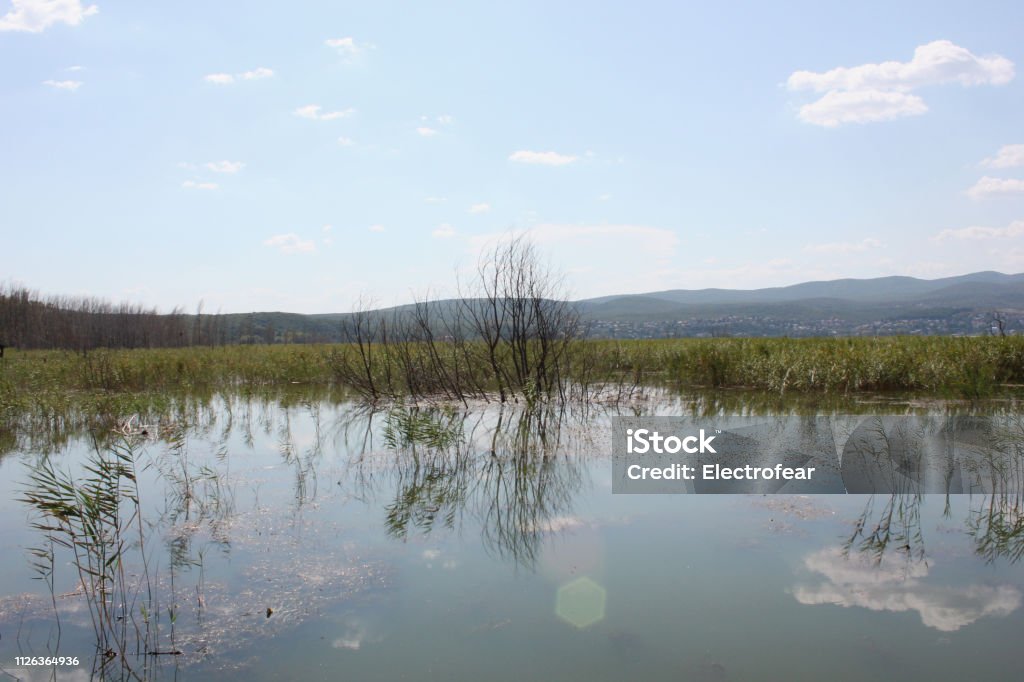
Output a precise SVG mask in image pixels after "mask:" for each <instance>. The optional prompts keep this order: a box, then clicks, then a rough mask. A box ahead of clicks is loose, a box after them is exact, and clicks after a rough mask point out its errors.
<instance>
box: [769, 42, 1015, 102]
mask: <svg viewBox="0 0 1024 682" xmlns="http://www.w3.org/2000/svg"><path fill="white" fill-rule="evenodd" d="M1011 80H1013V62H1011V61H1010V60H1009V59H1007V58H1005V57H1001V56H999V55H994V56H991V57H977V56H975V55H974V54H971V52H970V51H968V50H966V49H965V48H962V47H959V46H957V45H954V44H953V43H951V42H950V41H948V40H936V41H934V42H931V43H928V44H926V45H921V46H920V47H918V48H917V49H915V50H914V57H913V59H911V60H910V61H909V62H894V61H889V62H882V63H881V64H862V65H861V66H854V67H852V68H847V67H843V66H841V67H838V68H835V69H832V70H831V71H826V72H824V73H815V72H813V71H796V72H794V73H793V74H792V75H790V77H789V79H788V80H787V81H786V83H787V85H788V86H789V88H790V89H791V90H814V91H815V92H826V91H829V90H874V89H881V90H897V91H902V92H908V91H910V90H915V89H917V88H920V87H924V86H926V85H941V84H943V83H959V84H960V85H1005V84H1006V83H1009V82H1010V81H1011Z"/></svg>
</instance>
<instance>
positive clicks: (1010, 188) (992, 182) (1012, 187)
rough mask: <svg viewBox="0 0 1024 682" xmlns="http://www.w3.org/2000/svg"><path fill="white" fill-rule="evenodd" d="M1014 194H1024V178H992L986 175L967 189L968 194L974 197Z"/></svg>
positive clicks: (984, 197) (982, 197)
mask: <svg viewBox="0 0 1024 682" xmlns="http://www.w3.org/2000/svg"><path fill="white" fill-rule="evenodd" d="M1014 194H1024V180H1015V179H1013V178H991V177H989V176H987V175H986V176H985V177H983V178H982V179H980V180H978V181H977V182H976V183H974V186H973V187H971V188H970V189H969V190H967V196H969V197H970V198H972V199H988V198H990V197H999V196H1011V195H1014Z"/></svg>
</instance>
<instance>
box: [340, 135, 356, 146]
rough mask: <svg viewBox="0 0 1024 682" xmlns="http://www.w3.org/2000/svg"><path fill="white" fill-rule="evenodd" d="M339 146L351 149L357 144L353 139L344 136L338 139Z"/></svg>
mask: <svg viewBox="0 0 1024 682" xmlns="http://www.w3.org/2000/svg"><path fill="white" fill-rule="evenodd" d="M338 144H340V145H341V146H342V147H351V146H352V145H354V144H355V142H354V141H353V140H352V138H351V137H345V136H344V135H342V136H341V137H339V138H338Z"/></svg>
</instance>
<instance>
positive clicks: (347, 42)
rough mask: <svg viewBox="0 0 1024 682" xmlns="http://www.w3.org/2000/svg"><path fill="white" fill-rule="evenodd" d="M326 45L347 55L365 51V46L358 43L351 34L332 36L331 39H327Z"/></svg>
mask: <svg viewBox="0 0 1024 682" xmlns="http://www.w3.org/2000/svg"><path fill="white" fill-rule="evenodd" d="M324 45H326V46H327V47H333V48H334V49H335V50H337V51H338V52H339V53H341V54H342V55H345V56H346V57H354V56H356V55H357V54H359V53H360V52H362V51H363V48H362V47H361V46H359V45H356V41H355V39H354V38H352V37H351V36H348V37H345V38H331V39H329V40H325V41H324Z"/></svg>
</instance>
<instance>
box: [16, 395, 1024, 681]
mask: <svg viewBox="0 0 1024 682" xmlns="http://www.w3.org/2000/svg"><path fill="white" fill-rule="evenodd" d="M1018 410H1019V407H1018V402H1017V400H1016V399H1015V398H1014V397H1012V396H1011V397H1008V398H1004V399H1001V400H993V401H990V402H987V403H985V404H982V405H977V404H973V405H972V404H965V403H946V402H942V401H922V400H919V399H912V398H907V397H900V396H888V397H887V396H876V397H866V398H861V399H858V400H855V401H854V400H845V399H838V398H836V399H829V401H827V402H826V401H823V400H822V399H820V397H818V398H814V397H809V398H805V399H799V398H796V399H792V400H788V401H786V402H781V401H780V400H779V399H778V398H777V397H773V396H766V395H763V394H750V393H736V394H729V393H726V392H720V393H718V394H704V395H700V394H692V395H683V396H679V395H673V394H669V393H665V392H660V391H650V392H647V393H642V394H641V395H638V396H634V397H632V398H631V400H629V401H628V402H616V403H612V404H603V405H598V404H596V405H593V406H590V407H589V408H588V409H578V408H577V409H566V410H563V411H554V410H532V411H526V410H524V409H522V408H520V407H519V406H517V405H511V406H510V405H506V406H504V407H502V406H499V405H496V404H493V403H491V404H484V403H480V404H469V405H462V404H460V405H432V406H427V407H418V408H417V407H413V406H394V405H392V406H386V407H381V408H379V409H371V408H369V407H367V406H365V405H361V404H359V403H356V402H348V401H346V400H344V399H338V398H329V397H327V396H324V395H320V394H315V393H309V394H304V393H303V392H302V390H301V389H296V391H295V392H291V393H288V394H286V395H275V396H251V395H250V396H244V395H232V396H223V395H221V396H213V397H208V398H202V399H199V398H190V397H182V398H181V399H179V400H177V401H173V404H172V405H170V406H165V407H164V408H162V409H160V410H154V411H153V412H152V413H147V414H142V415H136V416H134V417H132V418H130V419H129V420H127V421H121V422H118V423H116V424H107V425H106V426H105V427H104V428H102V429H98V430H94V431H93V434H94V435H93V436H90V435H89V431H88V430H87V429H85V428H80V427H79V425H80V424H81V423H83V422H84V421H88V419H87V418H83V417H82V415H77V416H74V417H72V416H67V415H48V416H45V418H42V419H40V418H38V417H36V418H33V419H31V420H25V421H24V422H19V423H18V425H17V427H16V430H18V432H17V433H8V434H6V440H5V441H4V442H5V443H8V446H7V449H8V450H9V451H8V452H7V453H6V454H5V455H4V456H3V457H2V459H0V472H2V475H0V486H2V491H0V519H2V521H0V549H2V555H0V569H2V570H0V595H3V598H2V599H0V665H2V668H3V671H4V672H6V673H7V674H8V675H10V676H12V677H14V678H17V679H25V680H43V679H53V678H54V676H56V679H59V680H65V679H66V680H79V679H82V680H85V679H97V678H106V679H138V678H141V679H182V680H189V679H197V680H199V679H209V678H211V677H216V678H217V679H219V680H225V681H227V680H246V681H249V682H252V681H255V680H292V679H302V680H321V679H323V680H335V679H353V680H482V679H486V680H535V679H536V680H588V681H594V680H623V679H634V680H698V681H701V680H707V681H716V682H717V681H726V680H766V679H777V680H821V679H843V680H875V679H896V678H898V679H901V680H939V679H941V680H946V679H948V680H972V679H973V680H1016V679H1020V670H1021V667H1022V665H1024V650H1022V648H1021V647H1020V646H1019V640H1020V634H1019V633H1020V632H1022V631H1024V609H1022V608H1021V606H1022V604H1024V565H1022V563H1021V562H1019V561H1018V560H1019V559H1020V556H1021V554H1022V552H1024V516H1022V515H1021V510H1022V498H1021V495H1020V493H1019V492H1016V493H1008V494H1003V495H950V496H945V495H912V494H894V495H667V494H665V495H613V494H612V464H611V454H610V453H611V446H610V439H611V433H612V427H611V420H612V418H613V417H614V416H638V415H677V414H689V415H716V414H736V415H738V414H745V415H755V416H756V415H765V416H771V415H780V414H831V413H843V414H858V413H859V414H907V413H914V414H922V415H938V416H943V415H948V414H951V413H963V414H968V415H975V416H981V417H987V416H993V415H994V416H997V417H999V418H1003V419H1008V420H1010V421H1012V420H1013V419H1015V418H1016V414H1017V413H1018ZM96 433H99V435H98V436H96V435H95V434H96ZM117 453H120V458H119V457H117V456H115V455H116V454H117ZM126 461H130V462H131V469H130V473H131V476H128V475H126V474H127V473H129V470H128V469H122V470H117V471H118V473H117V475H116V476H115V478H117V480H116V489H115V493H116V497H117V499H118V500H120V502H119V504H120V506H119V507H118V508H117V509H116V510H115V511H114V512H113V515H108V516H106V517H104V516H103V514H102V513H101V514H99V515H98V516H97V517H96V518H97V519H98V521H97V522H98V523H99V522H104V523H106V525H105V526H103V529H105V530H102V532H99V531H97V534H96V536H95V537H94V538H92V539H91V540H90V539H89V538H85V537H84V536H80V537H79V538H78V544H73V547H75V548H76V549H77V551H78V557H79V558H78V564H77V565H78V566H81V565H82V564H83V562H84V563H86V565H89V564H88V563H87V560H90V558H92V557H104V561H107V560H109V561H110V564H109V566H108V567H107V568H106V569H104V570H105V571H106V572H107V573H109V574H110V579H109V580H107V581H105V580H106V579H103V580H100V579H97V578H94V577H91V574H89V573H88V572H85V573H84V574H81V573H79V570H78V568H76V562H75V559H74V556H73V555H72V552H71V550H70V549H69V548H68V547H65V546H62V545H61V541H62V540H64V539H65V538H66V537H68V536H67V535H66V534H64V535H62V532H63V531H61V530H60V528H61V527H62V526H61V525H60V523H59V522H67V523H69V524H72V526H69V527H74V526H73V524H74V522H75V517H74V516H73V515H71V516H65V517H64V518H62V519H61V518H58V519H57V522H55V521H54V520H53V519H51V520H50V522H49V524H46V523H44V521H45V517H44V516H43V515H42V514H40V511H39V509H40V507H39V505H38V504H36V505H35V506H33V504H30V503H29V501H26V498H32V499H34V500H36V502H38V501H39V500H40V499H43V497H42V493H41V492H40V487H41V486H43V487H45V486H44V485H43V482H41V480H40V477H39V475H38V472H39V471H42V470H46V468H47V466H49V467H50V468H51V470H52V472H53V476H54V479H53V480H54V481H61V480H63V479H62V478H61V477H62V476H64V475H65V473H66V475H67V476H69V477H70V480H73V481H74V482H75V485H76V487H77V489H78V490H80V491H81V490H86V489H87V484H86V483H84V482H85V481H88V480H90V479H91V478H93V479H95V478H96V477H97V476H98V475H99V474H97V473H96V472H97V471H103V472H106V475H107V476H108V477H109V476H111V475H112V474H111V473H110V472H111V469H110V468H109V465H111V463H122V464H123V463H124V462H126ZM47 463H49V464H47ZM104 463H105V464H104ZM100 465H104V466H108V468H107V469H103V468H102V466H100ZM90 468H91V470H92V471H91V472H90ZM33 471H35V472H37V474H36V476H35V478H33V476H32V472H33ZM1016 471H1017V470H1014V473H1008V474H1007V476H1010V477H1012V480H1010V481H1008V482H1007V490H1011V491H1019V490H1020V489H1021V487H1022V485H1024V483H1022V481H1021V479H1020V478H1019V477H1016V476H1017V474H1016V473H1015V472H1016ZM132 477H134V480H133V478H132ZM65 493H67V491H65ZM62 499H67V498H66V497H65V498H62ZM136 500H137V506H136ZM65 511H67V510H66V509H65ZM104 519H105V521H104ZM46 525H48V526H49V528H50V529H51V530H49V531H47V530H46V528H45V526H46ZM41 526H44V527H41ZM54 528H57V530H54ZM51 546H52V547H53V549H52V554H51V550H50V549H49V548H50V547H51ZM33 550H37V551H35V552H33ZM103 552H106V553H105V554H103ZM51 557H52V558H51ZM93 565H95V564H93ZM82 576H84V578H83V577H82ZM97 581H99V582H97ZM104 581H105V582H104ZM82 582H85V584H86V585H92V589H93V591H92V592H91V593H90V592H88V591H87V592H86V593H84V594H83V593H82V591H81V589H80V588H79V585H80V583H82ZM97 619H100V621H101V622H99V623H97ZM103 619H106V621H104V620H103ZM100 630H102V633H101V632H99V631H100ZM98 642H100V643H101V646H100V647H99V648H98V647H97V643H98ZM147 654H148V655H147ZM33 656H34V657H47V656H54V657H56V656H61V657H77V658H78V659H79V663H78V665H56V666H46V665H41V666H30V665H21V664H19V657H33Z"/></svg>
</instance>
